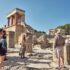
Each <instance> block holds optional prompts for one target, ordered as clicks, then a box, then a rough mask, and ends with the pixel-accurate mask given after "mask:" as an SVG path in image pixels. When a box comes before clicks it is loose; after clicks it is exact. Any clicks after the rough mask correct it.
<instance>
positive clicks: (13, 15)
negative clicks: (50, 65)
mask: <svg viewBox="0 0 70 70" xmlns="http://www.w3.org/2000/svg"><path fill="white" fill-rule="evenodd" d="M7 19H8V25H7V26H6V25H5V30H6V32H7V46H8V47H14V46H15V44H17V43H18V39H19V37H20V36H21V34H22V33H23V32H25V11H24V10H21V9H18V8H16V9H14V10H13V11H11V12H10V13H9V14H8V15H7Z"/></svg>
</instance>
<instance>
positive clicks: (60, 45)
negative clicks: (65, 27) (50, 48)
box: [54, 31, 65, 68]
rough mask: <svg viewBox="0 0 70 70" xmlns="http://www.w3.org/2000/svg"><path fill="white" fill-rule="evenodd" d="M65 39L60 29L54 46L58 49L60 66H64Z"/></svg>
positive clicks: (57, 54)
mask: <svg viewBox="0 0 70 70" xmlns="http://www.w3.org/2000/svg"><path fill="white" fill-rule="evenodd" d="M64 44H65V39H64V37H62V35H61V32H60V31H58V32H57V33H56V36H55V43H54V47H55V50H56V57H57V60H58V65H59V67H58V68H62V67H64V55H63V53H64V52H63V49H64Z"/></svg>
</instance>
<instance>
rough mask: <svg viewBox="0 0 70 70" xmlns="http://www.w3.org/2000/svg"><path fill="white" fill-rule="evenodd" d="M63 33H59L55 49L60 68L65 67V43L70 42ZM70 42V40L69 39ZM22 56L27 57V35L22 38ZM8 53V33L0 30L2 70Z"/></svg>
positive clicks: (0, 64)
mask: <svg viewBox="0 0 70 70" xmlns="http://www.w3.org/2000/svg"><path fill="white" fill-rule="evenodd" d="M60 33H61V32H60V31H58V32H57V33H56V36H55V38H54V44H53V46H54V48H55V50H56V52H55V54H56V57H57V59H58V63H59V64H58V65H59V67H64V56H63V53H64V52H63V49H64V45H65V43H66V44H67V43H68V42H69V41H67V40H66V41H65V38H64V37H63V36H62V35H61V34H60ZM69 40H70V39H69ZM20 45H21V48H20V55H21V58H24V57H25V51H26V35H25V34H24V35H23V36H22V42H21V43H20ZM6 53H7V43H6V32H5V31H4V30H3V29H0V68H1V67H3V66H4V64H3V62H4V60H5V59H6Z"/></svg>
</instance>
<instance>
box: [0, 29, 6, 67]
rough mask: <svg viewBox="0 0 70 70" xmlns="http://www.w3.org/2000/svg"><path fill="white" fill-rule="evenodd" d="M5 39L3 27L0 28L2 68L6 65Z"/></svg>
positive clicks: (0, 61)
mask: <svg viewBox="0 0 70 70" xmlns="http://www.w3.org/2000/svg"><path fill="white" fill-rule="evenodd" d="M5 46H6V45H5V41H4V39H3V29H0V68H1V67H4V63H3V62H4V59H5V55H6V49H5Z"/></svg>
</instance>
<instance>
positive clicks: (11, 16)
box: [11, 16, 13, 25]
mask: <svg viewBox="0 0 70 70" xmlns="http://www.w3.org/2000/svg"><path fill="white" fill-rule="evenodd" d="M11 25H13V16H11Z"/></svg>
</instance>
